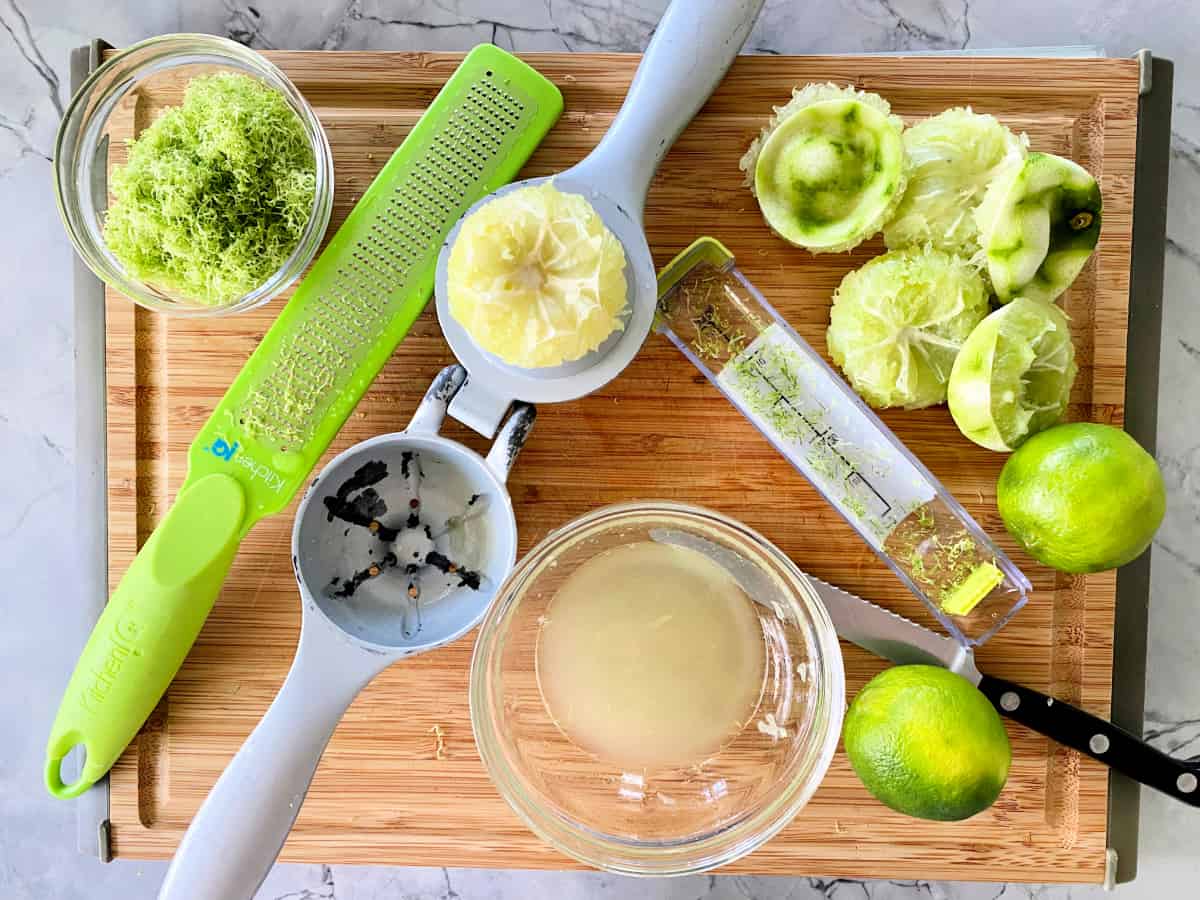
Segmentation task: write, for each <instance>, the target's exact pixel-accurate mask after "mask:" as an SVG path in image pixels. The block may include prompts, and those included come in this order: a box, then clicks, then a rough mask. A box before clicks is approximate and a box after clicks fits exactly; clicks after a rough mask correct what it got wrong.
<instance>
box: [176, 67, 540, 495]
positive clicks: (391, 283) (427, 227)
mask: <svg viewBox="0 0 1200 900" xmlns="http://www.w3.org/2000/svg"><path fill="white" fill-rule="evenodd" d="M561 109H562V98H561V96H560V95H559V93H558V90H557V88H555V87H554V86H553V85H552V84H550V82H548V81H546V80H545V79H544V78H542V77H541V76H540V75H538V74H537V73H536V72H534V71H533V70H532V69H530V68H529V67H528V66H526V65H525V64H524V63H522V62H520V61H519V60H517V59H516V58H515V57H513V56H510V55H509V54H507V53H505V52H504V51H502V50H500V49H499V48H497V47H493V46H491V45H482V46H480V47H477V48H476V49H475V50H474V51H472V52H471V53H470V54H469V55H468V56H467V57H466V59H464V60H463V62H462V64H461V65H460V66H459V68H458V70H457V71H456V72H455V73H454V75H453V76H452V77H451V79H450V80H449V81H448V82H447V83H446V86H445V87H444V88H443V89H442V91H441V92H440V93H439V94H438V96H437V98H436V99H435V100H434V102H433V103H432V104H431V105H430V107H429V109H428V110H426V112H425V114H424V115H423V116H422V117H421V120H420V121H419V122H418V123H417V124H416V126H415V127H414V128H413V130H412V131H411V132H410V133H409V135H408V136H407V137H406V138H405V140H404V142H403V143H402V144H401V145H400V147H399V149H397V150H396V152H395V153H394V154H393V156H392V158H391V159H390V160H389V161H388V163H387V164H386V165H385V166H384V168H383V170H382V171H381V172H380V174H379V176H378V177H377V178H376V179H375V181H374V182H372V184H371V186H370V187H369V188H368V189H367V191H366V192H365V193H364V194H363V197H362V199H361V200H360V201H359V202H358V204H357V205H356V206H355V207H354V209H353V210H352V211H351V213H350V215H349V216H348V217H347V218H346V221H345V222H344V223H343V225H342V226H341V228H339V229H338V232H337V234H336V235H334V237H333V238H332V239H331V240H330V242H329V245H328V246H327V247H326V248H325V250H324V252H323V253H322V254H321V256H320V257H319V258H318V259H317V261H316V262H315V263H314V264H313V267H312V269H311V271H310V272H309V273H308V275H307V276H306V277H305V278H304V280H303V281H302V282H301V284H300V286H299V287H298V288H297V290H296V293H295V295H294V296H293V297H292V299H291V301H290V302H289V303H288V305H287V307H286V308H285V309H284V311H283V312H282V313H281V314H280V316H279V320H278V321H277V322H276V323H275V325H274V326H273V327H272V328H271V329H270V330H269V331H268V332H267V334H266V336H265V337H264V338H263V341H262V343H261V345H260V346H259V348H258V349H257V350H256V351H255V353H254V355H253V356H252V357H251V358H250V361H249V363H248V364H247V365H246V367H245V369H244V370H243V371H242V374H241V375H240V376H239V377H238V379H237V380H236V381H235V382H234V384H233V386H232V387H231V388H230V389H229V392H228V393H227V394H226V395H225V398H224V399H223V400H222V401H221V403H220V404H219V405H218V407H217V409H216V410H215V411H214V413H213V415H212V417H211V418H210V419H209V422H208V424H207V425H206V426H205V427H204V429H203V430H202V432H201V434H200V437H199V438H198V440H197V441H196V442H195V443H194V444H193V446H192V451H191V454H190V457H189V464H190V472H189V480H190V479H191V478H192V477H193V476H194V477H200V476H202V475H204V474H207V473H209V472H212V471H214V470H216V471H225V472H231V474H238V475H240V476H241V478H240V480H241V481H242V482H243V484H244V486H246V487H247V490H248V493H249V495H250V501H251V508H252V510H253V511H254V518H257V517H259V516H261V515H264V514H266V513H269V512H274V511H276V510H278V509H281V508H282V507H283V506H284V505H286V502H287V501H288V499H290V497H291V495H292V493H293V492H294V491H295V489H296V487H297V486H298V485H299V483H300V481H301V480H302V479H303V478H304V477H305V475H306V474H307V473H308V471H309V470H311V468H312V467H313V465H314V464H315V463H316V461H317V459H318V458H319V457H320V455H321V453H322V452H324V450H325V447H326V446H328V444H329V442H330V440H332V438H333V436H334V434H335V433H336V432H337V430H338V428H340V427H341V424H342V422H344V421H345V419H346V417H347V416H348V415H349V414H350V411H351V409H353V407H354V405H355V404H356V403H357V402H358V399H359V397H361V396H362V394H363V392H364V391H365V390H366V389H367V387H368V386H369V385H370V383H371V381H372V380H373V379H374V377H375V375H376V374H377V373H378V371H379V369H380V368H382V366H383V364H384V363H385V362H386V361H387V358H388V356H390V355H391V352H392V350H393V349H394V348H395V346H396V344H397V343H399V341H400V340H401V338H402V337H403V336H404V334H405V333H406V332H407V331H408V328H409V326H410V325H411V324H412V322H413V320H414V319H415V318H416V317H417V316H418V315H419V314H420V312H421V310H422V309H423V308H424V306H425V303H426V302H427V300H428V298H429V294H430V292H431V291H432V288H433V278H434V269H435V266H436V263H437V253H438V250H439V249H440V248H441V245H442V242H443V240H444V239H445V237H446V235H447V233H449V231H450V229H451V228H452V227H453V225H454V223H455V222H457V221H458V219H459V218H460V217H461V216H462V215H463V214H464V213H465V212H466V211H467V209H468V208H470V206H471V204H473V203H474V202H476V201H477V200H478V199H479V198H481V197H483V196H485V195H487V194H488V193H489V192H491V191H492V190H494V189H495V188H497V187H499V186H501V185H503V184H506V183H507V182H509V181H510V180H512V178H513V177H514V176H515V175H516V174H517V172H518V170H519V169H520V166H521V165H522V164H523V163H524V161H525V160H526V159H527V158H528V156H529V154H530V153H531V152H532V151H533V149H534V147H536V146H537V144H538V142H539V141H540V140H541V138H542V137H543V136H544V135H545V133H546V131H548V130H549V128H550V126H551V125H552V124H553V123H554V121H555V120H556V119H557V117H558V114H559V112H561Z"/></svg>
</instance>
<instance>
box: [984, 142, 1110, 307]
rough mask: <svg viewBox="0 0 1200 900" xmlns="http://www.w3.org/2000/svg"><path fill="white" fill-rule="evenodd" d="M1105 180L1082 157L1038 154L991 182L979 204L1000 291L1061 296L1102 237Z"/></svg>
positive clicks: (1008, 295) (1002, 295) (987, 255)
mask: <svg viewBox="0 0 1200 900" xmlns="http://www.w3.org/2000/svg"><path fill="white" fill-rule="evenodd" d="M1102 205H1103V204H1102V200H1101V196H1100V186H1099V185H1098V184H1097V183H1096V179H1095V178H1093V177H1092V175H1091V174H1090V173H1089V172H1088V171H1087V170H1086V169H1084V168H1083V167H1082V166H1080V165H1079V164H1078V163H1076V162H1074V161H1072V160H1069V159H1064V158H1063V157H1061V156H1055V155H1053V154H1051V153H1030V154H1029V155H1028V156H1027V157H1026V158H1025V162H1024V163H1023V164H1022V165H1021V166H1020V167H1019V168H1014V169H1012V170H1010V171H1007V172H1005V173H1004V174H1003V175H1001V176H1000V177H997V178H996V179H994V180H993V181H992V183H991V184H990V185H989V186H988V189H987V193H986V194H984V198H983V201H982V202H981V203H980V204H979V206H978V207H977V208H976V210H975V221H976V223H977V224H978V226H979V234H980V245H981V247H982V253H983V258H984V259H985V260H986V263H987V271H988V276H989V277H990V278H991V281H992V286H993V287H994V289H995V291H996V298H997V299H998V300H999V301H1000V302H1001V303H1007V302H1008V301H1010V300H1012V299H1013V298H1014V297H1018V296H1020V297H1025V298H1027V299H1030V300H1042V301H1045V302H1047V303H1049V302H1051V301H1053V300H1054V299H1055V298H1056V297H1058V296H1059V295H1060V294H1061V293H1062V292H1063V291H1065V290H1066V289H1067V288H1068V287H1070V286H1071V282H1073V281H1074V280H1075V278H1076V277H1077V276H1078V275H1079V273H1080V271H1082V269H1083V266H1084V264H1085V263H1086V262H1087V261H1088V258H1089V257H1090V256H1091V255H1092V251H1093V250H1094V249H1095V247H1096V243H1097V241H1098V240H1099V239H1100V220H1101V210H1102Z"/></svg>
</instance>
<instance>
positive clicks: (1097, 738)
mask: <svg viewBox="0 0 1200 900" xmlns="http://www.w3.org/2000/svg"><path fill="white" fill-rule="evenodd" d="M1088 747H1090V748H1091V750H1092V752H1093V753H1095V754H1096V755H1097V756H1099V755H1100V754H1101V753H1107V752H1108V736H1107V735H1103V734H1093V735H1092V739H1091V740H1090V741H1088Z"/></svg>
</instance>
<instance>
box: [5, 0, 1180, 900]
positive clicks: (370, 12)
mask: <svg viewBox="0 0 1200 900" xmlns="http://www.w3.org/2000/svg"><path fill="white" fill-rule="evenodd" d="M665 5H666V0H537V2H531V0H524V2H522V0H491V2H486V0H432V2H418V0H250V2H246V0H102V2H97V0H43V2H40V3H35V2H33V0H0V25H2V26H3V33H0V211H3V212H2V214H0V245H2V247H3V249H2V250H0V282H2V283H3V284H5V285H7V286H8V287H7V293H6V297H5V299H4V300H3V301H0V308H2V309H3V313H2V321H3V327H2V328H0V463H2V465H0V497H2V498H3V500H2V501H0V567H2V571H3V573H4V576H5V580H6V581H7V582H8V585H9V590H8V592H7V593H6V594H4V595H3V599H2V600H0V610H2V612H3V615H2V619H0V620H2V621H3V623H4V624H3V625H2V626H0V682H2V683H3V684H4V688H5V689H4V690H3V691H0V721H4V722H7V723H8V725H7V726H6V728H5V735H4V737H3V739H2V740H0V897H3V898H5V900H58V898H62V900H75V898H87V900H107V898H120V900H140V898H148V897H153V896H154V895H155V891H156V889H157V886H158V883H159V881H160V879H161V877H162V874H163V871H164V867H163V866H162V865H161V864H157V863H139V862H135V861H118V862H115V863H112V864H109V865H103V864H101V863H99V862H98V861H96V860H95V859H90V858H87V857H85V856H83V855H80V854H78V853H77V851H76V838H75V810H74V809H73V807H72V805H71V804H70V803H62V802H59V801H55V800H52V799H50V798H49V797H48V796H47V795H46V793H45V791H44V790H43V789H42V786H41V781H42V776H41V767H42V753H43V745H44V741H45V735H46V734H47V733H48V730H49V727H50V721H51V719H52V717H53V715H54V711H55V709H56V707H57V704H58V700H59V697H60V694H61V691H62V689H63V686H64V685H65V682H66V678H67V676H68V674H69V672H70V669H71V667H72V665H73V663H74V660H75V657H76V655H77V653H78V650H79V648H80V647H81V646H82V643H83V640H84V638H85V636H86V630H87V629H86V627H85V625H84V624H83V623H82V622H77V621H76V620H77V619H78V618H79V616H78V615H76V616H72V611H77V610H78V609H79V608H81V605H82V600H81V597H82V593H81V591H82V588H81V586H80V578H79V564H78V563H77V559H76V558H77V556H78V552H77V551H78V548H77V547H75V546H74V545H72V543H71V534H72V531H71V528H70V523H71V518H72V515H73V506H74V480H75V472H76V466H77V463H78V462H79V461H78V460H77V458H76V454H75V447H74V443H75V389H76V367H75V360H74V344H73V340H74V335H73V330H74V317H73V308H72V292H71V251H70V248H69V246H68V244H67V241H66V238H65V237H64V235H63V233H62V229H61V226H60V224H59V220H58V215H57V212H56V210H55V206H54V198H53V195H52V189H51V180H50V164H49V160H50V156H51V153H52V144H53V138H54V131H55V127H56V125H57V123H58V119H59V116H60V115H61V113H62V109H63V105H64V103H65V102H66V100H67V97H68V93H69V77H68V68H67V57H68V53H69V51H70V50H71V49H72V48H73V47H76V46H79V45H82V44H85V43H87V42H88V40H89V39H91V38H93V37H103V38H105V39H107V40H108V41H110V42H112V43H113V44H116V45H123V44H128V43H131V42H133V41H136V40H139V39H141V38H143V37H147V36H149V35H152V34H159V33H163V32H171V31H205V32H214V33H217V34H225V35H229V36H232V37H234V38H235V39H237V40H239V41H242V42H244V43H248V44H250V45H252V46H254V47H259V48H294V49H299V48H314V49H315V48H324V49H341V50H356V49H379V50H383V49H428V50H433V49H443V50H466V49H468V48H470V47H471V46H473V45H474V44H476V43H478V42H480V41H489V40H490V41H494V42H495V43H497V44H499V45H500V46H502V47H505V48H512V49H515V50H517V51H522V50H562V49H567V50H619V51H626V50H628V51H635V50H640V49H641V48H642V47H643V46H644V44H645V42H646V40H647V38H648V35H649V33H650V31H651V29H652V27H653V26H654V23H655V22H656V21H657V19H658V16H659V14H660V13H661V11H662V9H663V8H664V7H665ZM1198 42H1200V3H1196V2H1195V0H1104V2H1101V3H1097V2H1095V0H1061V2H1058V3H1048V2H1046V0H826V2H821V3H815V2H804V0H769V2H768V3H767V8H766V10H765V11H764V13H763V15H762V17H761V19H760V21H759V22H758V25H757V28H756V29H755V32H754V34H753V36H752V37H751V38H750V41H749V43H748V45H747V49H748V50H749V51H753V52H769V53H815V52H821V53H825V52H862V51H874V50H911V49H957V48H988V47H1018V46H1045V45H1063V44H1096V45H1102V46H1103V47H1105V48H1106V50H1107V51H1108V52H1109V54H1110V55H1128V54H1130V53H1132V52H1133V51H1135V50H1137V49H1138V48H1141V47H1149V48H1151V49H1152V50H1153V51H1154V52H1155V53H1156V54H1157V55H1160V56H1165V57H1168V58H1172V59H1174V60H1175V64H1176V70H1175V78H1176V80H1175V109H1174V134H1173V143H1172V158H1171V171H1170V179H1171V188H1170V209H1169V222H1168V236H1169V242H1168V255H1167V261H1166V266H1167V268H1166V295H1165V297H1164V306H1165V312H1164V316H1163V330H1162V334H1163V337H1162V374H1161V400H1160V406H1159V426H1158V459H1159V462H1160V463H1161V465H1162V469H1163V472H1164V474H1165V476H1166V479H1167V484H1168V491H1169V495H1170V504H1169V509H1168V513H1167V520H1166V523H1165V524H1164V526H1163V528H1162V530H1161V531H1160V532H1159V535H1158V538H1157V540H1156V541H1155V545H1154V556H1153V575H1152V600H1151V610H1150V633H1149V674H1148V695H1147V715H1146V719H1147V722H1146V727H1147V733H1148V736H1149V737H1151V738H1152V739H1153V741H1154V743H1155V744H1156V745H1157V746H1160V747H1161V748H1163V749H1165V750H1168V751H1171V752H1174V753H1177V754H1180V755H1185V756H1187V755H1193V756H1195V755H1200V678H1197V677H1196V672H1197V671H1200V638H1197V637H1196V636H1195V635H1194V634H1193V632H1192V631H1191V627H1190V626H1192V625H1193V622H1194V620H1193V618H1192V614H1193V611H1194V610H1195V608H1196V602H1197V597H1198V596H1200V420H1198V417H1197V416H1196V415H1195V412H1196V400H1195V398H1196V397H1197V396H1198V395H1200V303H1197V301H1196V298H1197V295H1200V55H1198V54H1197V53H1196V45H1197V43H1198ZM1197 848H1200V811H1198V810H1194V809H1190V808H1187V807H1185V806H1183V805H1181V804H1176V803H1174V802H1173V801H1170V800H1168V799H1166V798H1164V797H1162V796H1159V795H1157V794H1154V793H1152V792H1149V791H1144V792H1143V794H1142V837H1141V850H1140V859H1141V863H1140V868H1141V873H1140V875H1139V877H1138V879H1137V881H1135V882H1133V883H1132V884H1130V885H1125V886H1122V887H1120V888H1118V889H1117V892H1116V893H1117V896H1118V898H1119V900H1142V898H1145V900H1150V898H1154V900H1160V898H1183V897H1186V896H1195V895H1196V892H1197V888H1196V885H1197V884H1198V883H1200V851H1198V850H1197ZM259 896H260V897H261V898H267V900H270V898H279V900H283V898H293V900H318V898H320V900H332V898H337V900H366V898H380V900H384V898H387V900H393V898H395V900H399V898H412V900H416V898H422V900H426V898H439V900H456V898H460V900H481V898H495V900H508V898H513V900H516V898H528V897H544V896H556V897H558V898H561V900H575V898H589V900H590V898H596V900H600V898H629V900H641V898H647V900H649V898H655V900H668V898H669V900H676V898H679V900H683V898H688V900H692V898H706V900H726V898H754V900H776V898H779V900H783V898H796V900H809V898H820V897H824V898H831V900H859V898H864V897H865V898H866V900H901V898H916V897H930V898H954V900H994V898H1000V897H1007V898H1020V897H1029V898H1035V897H1036V898H1046V900H1062V898H1074V900H1083V898H1091V897H1098V896H1100V891H1099V889H1098V888H1095V887H1079V888H1070V887H1064V886H1057V887H1038V886H1030V885H1016V884H1013V885H996V884H967V883H928V882H915V883H914V882H900V881H895V882H893V881H872V882H859V881H851V880H840V879H839V880H832V879H824V878H819V877H805V878H748V877H707V878H706V877H693V878H683V879H673V880H658V881H634V880H629V879H622V878H616V877H613V876H608V875H603V874H599V873H531V872H508V871H476V870H454V869H451V870H443V869H432V870H431V869H384V868H358V867H348V866H338V865H332V866H277V867H276V869H275V870H274V872H273V873H272V875H271V876H270V878H269V879H268V881H267V883H266V884H265V885H264V887H263V889H262V891H261V893H260V895H259Z"/></svg>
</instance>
